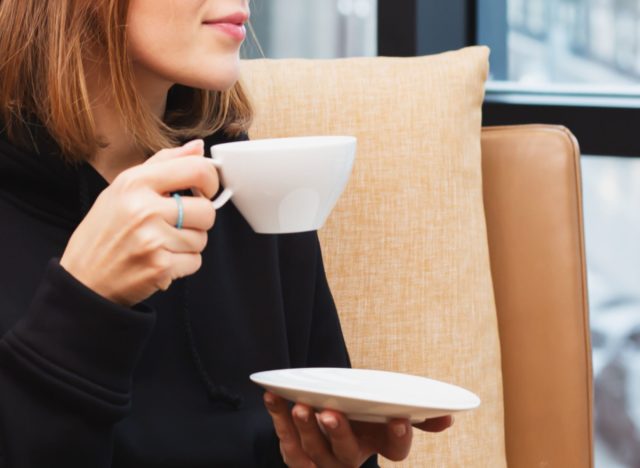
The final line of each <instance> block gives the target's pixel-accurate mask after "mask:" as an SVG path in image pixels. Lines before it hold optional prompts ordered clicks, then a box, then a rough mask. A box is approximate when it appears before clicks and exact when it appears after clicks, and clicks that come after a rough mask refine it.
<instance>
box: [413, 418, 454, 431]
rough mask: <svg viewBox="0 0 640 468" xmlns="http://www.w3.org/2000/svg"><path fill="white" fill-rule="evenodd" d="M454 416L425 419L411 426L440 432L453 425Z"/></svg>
mask: <svg viewBox="0 0 640 468" xmlns="http://www.w3.org/2000/svg"><path fill="white" fill-rule="evenodd" d="M453 421H454V417H453V416H451V415H448V416H441V417H439V418H432V419H426V420H425V421H423V422H421V423H417V424H414V425H413V427H416V428H418V429H420V430H421V431H426V432H442V431H444V430H445V429H448V428H449V427H451V426H453Z"/></svg>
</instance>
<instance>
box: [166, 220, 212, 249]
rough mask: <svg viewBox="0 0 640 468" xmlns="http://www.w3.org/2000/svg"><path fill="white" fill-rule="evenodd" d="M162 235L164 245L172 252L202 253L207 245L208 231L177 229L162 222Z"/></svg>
mask: <svg viewBox="0 0 640 468" xmlns="http://www.w3.org/2000/svg"><path fill="white" fill-rule="evenodd" d="M159 235H160V236H162V238H163V239H164V242H163V244H162V246H163V247H164V248H165V249H166V250H168V251H169V252H171V253H197V254H199V253H201V252H202V251H203V250H204V248H205V247H206V246H207V240H208V237H209V236H208V235H207V231H199V230H196V229H180V230H178V229H175V228H174V227H172V226H169V225H168V224H167V223H161V226H160V234H159Z"/></svg>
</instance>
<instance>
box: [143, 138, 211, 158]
mask: <svg viewBox="0 0 640 468" xmlns="http://www.w3.org/2000/svg"><path fill="white" fill-rule="evenodd" d="M181 156H204V141H203V140H192V141H189V142H187V143H185V144H184V145H182V146H179V147H177V148H166V149H163V150H160V151H158V152H157V153H156V154H154V155H153V156H151V157H150V158H149V159H147V160H146V161H145V164H155V163H158V162H161V161H168V160H170V159H175V158H179V157H181Z"/></svg>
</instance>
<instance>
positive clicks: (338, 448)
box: [318, 410, 373, 466]
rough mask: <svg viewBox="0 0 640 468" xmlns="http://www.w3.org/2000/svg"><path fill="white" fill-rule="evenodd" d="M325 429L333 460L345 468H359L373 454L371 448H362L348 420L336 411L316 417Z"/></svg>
mask: <svg viewBox="0 0 640 468" xmlns="http://www.w3.org/2000/svg"><path fill="white" fill-rule="evenodd" d="M318 419H319V420H320V423H321V424H322V426H323V427H324V429H325V432H326V434H327V436H328V437H329V441H330V442H331V450H332V451H333V454H334V456H335V458H336V459H337V460H338V461H340V462H341V463H342V464H344V465H347V466H359V465H360V464H361V463H362V462H363V461H364V459H366V458H368V456H369V455H372V454H373V450H372V449H371V448H367V447H364V446H362V443H361V442H360V441H359V440H358V438H357V437H356V435H355V434H354V432H353V429H352V428H351V424H350V423H349V420H348V419H347V418H346V417H345V416H344V415H343V414H341V413H339V412H337V411H329V410H325V411H322V412H321V413H320V415H319V417H318Z"/></svg>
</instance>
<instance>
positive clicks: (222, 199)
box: [211, 159, 233, 210]
mask: <svg viewBox="0 0 640 468" xmlns="http://www.w3.org/2000/svg"><path fill="white" fill-rule="evenodd" d="M211 164H213V166H214V167H216V168H217V169H220V168H222V161H219V160H217V159H211ZM232 195H233V191H232V190H231V189H230V188H225V189H224V190H223V191H222V193H221V194H220V195H218V198H216V199H215V200H213V201H212V202H211V203H212V204H213V208H214V209H215V210H219V209H220V208H222V207H223V206H224V205H225V204H226V203H227V202H228V201H229V200H230V199H231V196H232Z"/></svg>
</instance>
